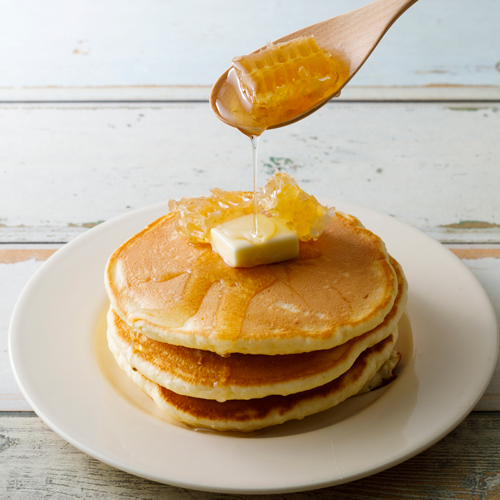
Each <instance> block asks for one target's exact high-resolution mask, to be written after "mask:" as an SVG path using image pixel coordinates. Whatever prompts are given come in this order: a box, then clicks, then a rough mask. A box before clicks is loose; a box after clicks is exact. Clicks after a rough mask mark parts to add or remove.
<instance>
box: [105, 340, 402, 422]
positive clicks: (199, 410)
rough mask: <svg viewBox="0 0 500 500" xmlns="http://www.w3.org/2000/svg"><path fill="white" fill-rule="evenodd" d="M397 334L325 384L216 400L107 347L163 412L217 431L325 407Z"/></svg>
mask: <svg viewBox="0 0 500 500" xmlns="http://www.w3.org/2000/svg"><path fill="white" fill-rule="evenodd" d="M396 336H397V334H393V335H390V336H389V337H387V338H385V339H384V340H382V341H381V342H379V343H378V344H375V345H374V346H372V347H370V348H369V349H366V350H365V351H364V352H363V353H362V354H361V355H360V356H359V357H358V358H357V359H356V361H355V363H354V364H353V365H352V367H351V368H350V369H349V370H348V371H347V372H345V373H344V374H343V375H341V376H340V377H338V378H336V379H335V380H333V381H331V382H329V383H328V384H325V385H322V386H319V387H316V388H314V389H310V390H308V391H304V392H299V393H296V394H291V395H288V396H267V397H264V398H259V399H250V400H237V399H235V400H229V401H225V402H222V403H221V402H218V401H214V400H210V399H201V398H194V397H190V396H183V395H179V394H176V393H175V392H173V391H170V390H169V389H166V388H164V387H162V386H160V385H158V384H156V383H155V382H153V381H151V380H150V379H148V378H146V377H145V376H144V375H142V374H141V373H140V372H139V371H136V370H135V369H133V368H132V367H131V366H130V365H129V364H128V362H127V360H126V359H125V357H124V356H123V355H122V354H121V353H120V351H119V350H118V349H117V348H116V345H114V342H113V340H112V339H111V340H110V342H109V346H110V349H111V351H112V352H113V354H114V356H115V359H116V361H117V363H118V364H119V366H120V367H121V368H122V369H123V370H124V371H125V372H126V373H127V375H128V376H129V378H130V379H131V380H132V381H133V382H134V383H135V384H137V385H138V386H139V387H140V388H141V389H142V390H143V391H144V392H145V393H147V394H148V395H149V396H150V397H151V398H152V399H153V400H154V401H155V402H156V404H157V405H158V406H159V407H160V408H161V409H162V410H163V411H164V412H165V413H167V414H168V415H169V416H171V417H173V418H176V419H177V420H180V421H182V422H184V423H185V424H187V425H189V426H192V427H197V428H208V429H214V430H218V431H243V432H251V431H255V430H258V429H262V428H264V427H268V426H271V425H277V424H281V423H283V422H286V421H288V420H293V419H299V420H300V419H302V418H304V417H306V416H308V415H312V414H314V413H318V412H320V411H323V410H326V409H328V408H331V407H333V406H335V405H337V404H339V403H341V402H342V401H344V400H346V399H347V398H349V397H351V396H353V395H355V394H357V393H358V392H359V391H360V390H361V389H362V388H363V387H364V386H365V385H366V384H367V383H368V382H370V380H372V379H373V377H374V376H375V375H376V374H377V372H378V370H379V369H380V368H381V367H383V366H384V364H385V363H386V362H387V361H388V360H390V359H391V354H392V352H393V348H394V345H395V342H396Z"/></svg>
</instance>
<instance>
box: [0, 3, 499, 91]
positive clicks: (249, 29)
mask: <svg viewBox="0 0 500 500" xmlns="http://www.w3.org/2000/svg"><path fill="white" fill-rule="evenodd" d="M366 3H368V0H337V1H336V2H334V3H332V2H329V1H328V0H318V1H316V2H314V8H312V7H311V5H310V4H309V3H307V2H298V3H294V4H293V5H290V4H288V3H287V4H285V3H284V2H283V0H254V2H253V4H252V8H251V9H249V8H248V5H247V4H246V3H245V2H241V1H240V2H233V3H232V4H231V8H227V3H226V2H225V1H224V0H214V1H212V2H200V1H196V0H188V1H183V2H156V1H154V0H144V1H142V2H141V3H140V5H139V4H137V3H136V2H134V1H133V0H107V1H106V2H100V1H98V0H88V1H86V2H72V3H71V6H70V5H69V4H68V3H67V2H65V1H64V0H50V2H49V4H46V3H43V4H41V3H40V4H39V3H37V4H35V5H33V2H30V0H4V2H3V3H2V12H3V16H2V18H1V19H0V30H1V32H2V34H3V35H4V37H5V39H8V40H9V43H8V44H7V43H5V44H2V45H1V46H0V60H2V62H3V65H2V85H1V86H2V89H1V92H0V99H17V100H19V99H21V100H25V99H36V98H37V95H38V96H39V95H40V94H41V93H45V94H47V93H51V94H52V95H54V94H57V93H59V95H60V97H59V99H61V98H62V99H68V100H76V99H81V98H82V94H83V96H84V97H83V99H84V100H88V99H89V98H90V99H92V98H94V99H95V98H96V93H99V89H101V93H100V96H99V97H98V98H100V99H102V98H106V95H109V91H108V90H107V89H110V88H112V91H111V94H112V97H111V98H112V99H116V98H117V95H118V94H119V93H120V91H118V92H117V91H116V89H117V88H122V89H126V90H123V91H121V92H122V93H123V92H125V93H133V94H134V95H136V96H137V95H138V97H134V98H139V99H141V98H142V99H144V98H145V99H148V98H149V99H150V98H151V89H152V88H153V89H154V88H155V87H163V88H165V87H172V86H174V87H177V88H178V89H181V90H182V88H184V89H185V90H186V93H185V94H182V92H180V93H179V95H180V97H177V98H181V99H187V98H189V97H187V96H189V95H190V94H191V91H190V89H189V87H190V86H200V85H204V86H210V85H212V84H213V83H214V82H215V81H216V79H217V78H218V76H219V75H220V74H221V73H222V72H223V71H224V70H225V69H226V68H227V67H228V66H229V64H230V61H231V59H232V58H233V57H234V56H237V55H241V54H245V53H249V52H252V51H253V50H255V49H257V48H258V47H260V46H262V45H265V44H266V43H267V42H268V41H270V40H275V39H277V38H280V37H281V36H283V35H286V34H287V33H291V32H293V31H296V30H297V29H300V28H303V27H305V26H308V25H310V24H313V23H316V22H319V21H322V20H325V19H328V18H330V17H333V16H335V15H338V14H342V13H344V12H347V11H349V10H352V9H354V8H358V7H360V6H362V5H364V4H366ZM56 13H57V15H56ZM499 17H500V4H499V3H498V2H492V1H491V0H476V1H475V2H468V1H466V0H454V1H453V0H434V1H432V2H418V3H417V4H416V5H414V6H413V7H412V8H411V9H410V10H409V11H408V12H407V13H405V14H404V15H403V16H402V17H401V19H399V20H398V21H397V22H396V23H395V25H394V26H393V27H392V28H391V29H390V30H389V32H388V33H387V34H386V35H385V37H384V39H383V40H382V41H381V43H380V44H379V46H378V47H377V49H376V50H375V52H374V53H373V55H372V56H371V57H370V59H369V60H368V62H367V63H366V65H365V66H364V67H363V68H362V70H361V72H360V73H358V74H357V75H356V77H355V79H354V80H353V84H354V85H356V86H358V87H361V88H363V87H394V86H396V87H409V88H411V87H413V88H422V87H429V86H435V85H439V86H440V85H445V86H447V87H450V86H465V87H468V88H469V89H474V88H475V87H477V86H493V87H496V88H498V87H499V83H498V67H499V60H498V54H497V52H496V45H495V43H493V42H494V41H496V40H497V38H498V32H497V20H498V18H499ZM257 26H258V29H256V27H257ZM145 27H147V28H145ZM33 40H36V43H33ZM12 47H15V50H13V49H12ZM73 91H74V92H73ZM87 91H88V94H86V92H87ZM142 92H144V94H142ZM38 98H40V97H38ZM122 98H123V97H122ZM473 98H474V97H473Z"/></svg>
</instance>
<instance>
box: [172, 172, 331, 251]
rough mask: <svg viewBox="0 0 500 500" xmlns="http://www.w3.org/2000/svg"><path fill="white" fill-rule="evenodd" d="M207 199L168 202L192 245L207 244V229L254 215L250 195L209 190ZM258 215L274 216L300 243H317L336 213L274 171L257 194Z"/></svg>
mask: <svg viewBox="0 0 500 500" xmlns="http://www.w3.org/2000/svg"><path fill="white" fill-rule="evenodd" d="M211 193H212V194H211V195H210V196H207V197H205V196H202V197H200V198H191V197H188V198H182V199H181V200H180V201H175V200H170V201H169V202H168V207H169V209H170V211H171V212H172V213H173V214H174V215H175V218H176V227H177V231H178V232H179V233H180V234H182V235H183V236H185V237H186V238H187V239H188V240H189V241H190V242H191V243H210V230H211V229H212V228H214V227H216V226H218V225H220V224H222V223H223V222H226V221H229V220H232V219H236V218H237V217H242V216H243V215H249V214H253V210H254V206H253V193H251V192H247V191H222V190H221V189H218V188H216V189H212V191H211ZM257 205H258V209H259V211H260V212H263V213H265V214H267V215H273V216H274V217H276V218H277V219H278V220H279V221H281V222H282V223H283V224H285V226H287V227H288V229H291V230H292V231H293V232H294V233H295V234H296V235H297V237H298V238H299V239H300V240H301V241H308V240H310V239H314V240H317V239H318V238H319V237H320V235H321V233H322V232H323V229H324V228H325V227H326V225H327V224H328V222H329V221H330V219H331V218H332V217H333V215H334V214H335V209H333V208H328V207H324V206H323V205H321V204H320V203H318V201H317V200H316V198H315V197H314V196H311V195H309V194H307V193H306V192H305V191H304V190H303V189H301V188H300V187H299V186H298V184H297V182H296V181H295V179H294V178H293V177H291V176H290V175H288V174H286V173H284V172H279V171H276V172H275V173H274V174H273V176H272V177H271V178H270V179H269V181H268V182H267V184H266V185H265V186H264V187H263V188H262V189H261V190H260V192H259V193H258V194H257Z"/></svg>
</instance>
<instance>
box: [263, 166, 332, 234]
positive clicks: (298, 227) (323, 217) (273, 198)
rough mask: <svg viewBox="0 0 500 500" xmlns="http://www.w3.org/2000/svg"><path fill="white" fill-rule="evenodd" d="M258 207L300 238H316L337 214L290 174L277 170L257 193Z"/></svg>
mask: <svg viewBox="0 0 500 500" xmlns="http://www.w3.org/2000/svg"><path fill="white" fill-rule="evenodd" d="M257 203H258V204H259V207H260V208H261V209H263V210H265V211H266V212H268V213H269V214H271V215H274V216H275V217H276V218H277V219H279V220H280V221H281V222H283V223H284V224H285V225H286V226H287V227H288V228H289V229H291V230H292V231H293V232H294V233H295V234H296V235H297V236H298V238H299V239H300V240H301V241H308V240H310V239H313V240H317V239H318V238H319V237H320V236H321V233H322V232H323V229H325V227H326V225H327V224H328V222H329V221H330V219H331V218H332V217H333V216H334V214H335V209H334V208H328V207H324V206H323V205H321V204H320V203H318V201H317V200H316V198H315V197H314V196H312V195H309V194H307V193H306V192H305V191H304V190H303V189H301V188H300V187H299V185H298V184H297V182H296V181H295V179H294V178H293V177H291V176H290V175H288V174H286V173H284V172H279V171H276V172H275V173H274V174H273V176H272V177H271V179H269V181H268V182H267V184H266V185H265V186H264V188H262V189H261V191H260V193H259V194H258V195H257Z"/></svg>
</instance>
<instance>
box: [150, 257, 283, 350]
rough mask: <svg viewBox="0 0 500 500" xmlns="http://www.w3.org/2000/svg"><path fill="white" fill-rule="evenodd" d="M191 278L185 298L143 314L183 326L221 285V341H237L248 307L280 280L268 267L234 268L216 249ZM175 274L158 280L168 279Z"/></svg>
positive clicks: (199, 263) (199, 261)
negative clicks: (254, 299)
mask: <svg viewBox="0 0 500 500" xmlns="http://www.w3.org/2000/svg"><path fill="white" fill-rule="evenodd" d="M186 272H187V273H188V279H187V282H186V284H185V287H184V290H183V292H182V295H181V298H180V299H179V301H178V302H176V304H175V305H173V306H172V307H171V308H169V309H166V310H161V311H158V310H151V309H142V310H141V315H142V314H146V315H148V316H151V317H160V318H161V319H164V318H165V317H168V318H169V326H171V327H174V328H180V327H181V326H182V325H184V323H185V322H186V321H187V320H188V319H189V318H191V317H192V316H194V315H195V314H196V313H197V312H198V310H199V308H200V306H201V304H202V302H203V299H204V298H205V295H206V294H207V293H208V291H209V290H210V288H211V287H212V285H213V284H215V283H220V284H221V293H220V300H219V304H218V307H217V311H216V324H215V325H214V331H215V332H216V336H217V339H218V340H227V341H231V342H232V341H234V340H236V339H237V338H238V336H239V335H240V333H241V328H242V325H243V321H244V319H245V314H246V310H247V308H248V305H249V304H250V301H251V300H252V299H253V297H255V295H257V294H258V293H259V292H261V291H263V290H265V289H266V288H268V287H270V286H271V285H272V284H273V283H274V282H275V281H276V279H277V278H276V275H275V274H274V273H273V272H272V271H271V270H270V269H269V268H268V267H267V266H257V267H254V268H252V269H245V268H237V269H234V268H230V267H228V266H227V265H226V264H224V262H223V261H222V259H221V258H220V257H219V255H217V254H216V253H215V252H212V251H211V250H208V249H207V251H203V252H202V254H201V256H200V257H199V258H198V259H197V260H196V261H195V263H194V265H193V267H192V268H191V269H190V270H189V271H186ZM173 274H174V273H168V274H166V275H165V279H164V278H163V277H161V278H160V279H157V280H155V281H168V279H170V277H171V276H172V275H173Z"/></svg>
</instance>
